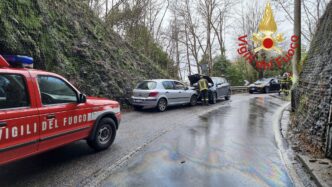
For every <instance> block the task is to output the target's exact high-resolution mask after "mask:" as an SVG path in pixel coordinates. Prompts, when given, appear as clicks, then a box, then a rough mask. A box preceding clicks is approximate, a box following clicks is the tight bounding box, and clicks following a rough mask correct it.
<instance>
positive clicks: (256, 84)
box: [249, 83, 267, 87]
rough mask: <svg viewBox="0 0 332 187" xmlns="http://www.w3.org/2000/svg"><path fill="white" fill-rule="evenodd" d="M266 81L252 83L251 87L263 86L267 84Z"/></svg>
mask: <svg viewBox="0 0 332 187" xmlns="http://www.w3.org/2000/svg"><path fill="white" fill-rule="evenodd" d="M266 85H267V84H266V83H254V84H250V85H249V87H263V86H266Z"/></svg>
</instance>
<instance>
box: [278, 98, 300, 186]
mask: <svg viewBox="0 0 332 187" xmlns="http://www.w3.org/2000/svg"><path fill="white" fill-rule="evenodd" d="M289 105H290V102H288V103H286V104H285V105H283V106H281V107H280V108H279V109H278V110H277V112H276V113H275V114H274V115H273V130H274V132H275V140H276V143H277V146H278V148H279V154H280V157H281V159H282V160H283V161H284V165H285V168H286V170H287V173H288V175H289V177H290V178H291V180H292V182H293V184H294V186H296V187H297V186H298V187H303V186H305V185H304V184H303V182H302V181H301V180H300V177H299V175H298V174H297V173H296V170H295V168H294V166H293V165H292V161H291V159H290V158H289V156H288V155H287V153H289V152H291V151H292V150H291V149H290V148H289V147H288V142H287V140H286V139H285V138H284V137H283V135H282V133H281V130H280V129H281V119H282V116H283V113H284V111H285V110H286V109H287V107H289Z"/></svg>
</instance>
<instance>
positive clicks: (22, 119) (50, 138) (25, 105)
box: [0, 55, 121, 165]
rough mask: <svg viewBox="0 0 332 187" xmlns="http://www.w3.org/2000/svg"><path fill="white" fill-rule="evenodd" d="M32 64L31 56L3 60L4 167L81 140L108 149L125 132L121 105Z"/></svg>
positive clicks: (0, 122)
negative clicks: (118, 133) (119, 131)
mask: <svg viewBox="0 0 332 187" xmlns="http://www.w3.org/2000/svg"><path fill="white" fill-rule="evenodd" d="M32 64H33V59H32V58H30V57H26V56H4V55H3V56H1V55H0V165H2V164H6V163H9V162H12V161H15V160H18V159H21V158H24V157H28V156H31V155H34V154H37V153H41V152H44V151H47V150H50V149H53V148H56V147H59V146H63V145H65V144H68V143H71V142H74V141H77V140H81V139H86V140H87V143H88V144H89V145H90V146H91V147H92V148H94V149H95V150H97V151H100V150H104V149H107V148H108V147H109V146H110V145H111V144H112V143H113V141H114V139H115V136H116V131H117V129H118V128H119V123H120V120H121V113H120V105H119V103H118V102H116V101H111V100H108V99H102V98H95V97H86V96H85V95H84V94H82V93H81V92H80V91H79V90H77V89H76V88H75V87H74V86H73V85H71V84H70V83H69V82H68V81H67V80H66V79H64V78H63V77H61V76H59V75H57V74H54V73H50V72H45V71H40V70H34V69H31V66H32ZM27 67H30V68H27Z"/></svg>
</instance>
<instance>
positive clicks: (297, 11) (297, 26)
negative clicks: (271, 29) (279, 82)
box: [292, 0, 301, 85]
mask: <svg viewBox="0 0 332 187" xmlns="http://www.w3.org/2000/svg"><path fill="white" fill-rule="evenodd" d="M294 34H295V35H296V36H298V37H299V40H298V45H299V47H298V48H296V50H295V54H294V57H293V60H292V70H293V85H295V83H297V81H298V79H299V75H298V71H297V64H298V63H300V62H301V0H294Z"/></svg>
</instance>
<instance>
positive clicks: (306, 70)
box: [292, 2, 332, 155]
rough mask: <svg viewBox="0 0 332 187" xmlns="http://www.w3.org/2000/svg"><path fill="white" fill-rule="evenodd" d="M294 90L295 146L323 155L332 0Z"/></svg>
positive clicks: (331, 85) (331, 80) (331, 94)
mask: <svg viewBox="0 0 332 187" xmlns="http://www.w3.org/2000/svg"><path fill="white" fill-rule="evenodd" d="M294 93H295V98H296V102H295V104H296V112H295V119H294V123H293V126H292V130H293V132H295V138H296V139H298V140H300V142H301V143H300V145H299V146H300V147H302V149H303V150H304V151H309V152H313V153H315V154H317V155H324V152H325V150H326V149H325V146H326V130H327V125H328V116H329V112H330V105H331V104H332V2H330V3H329V4H328V6H327V9H326V12H325V14H324V15H323V16H322V18H321V19H320V20H319V25H318V29H317V31H316V34H315V36H314V38H313V40H312V42H311V46H310V50H309V52H308V56H307V59H306V62H305V64H304V67H303V71H302V73H301V75H300V80H299V85H298V86H297V88H296V89H295V92H294Z"/></svg>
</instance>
